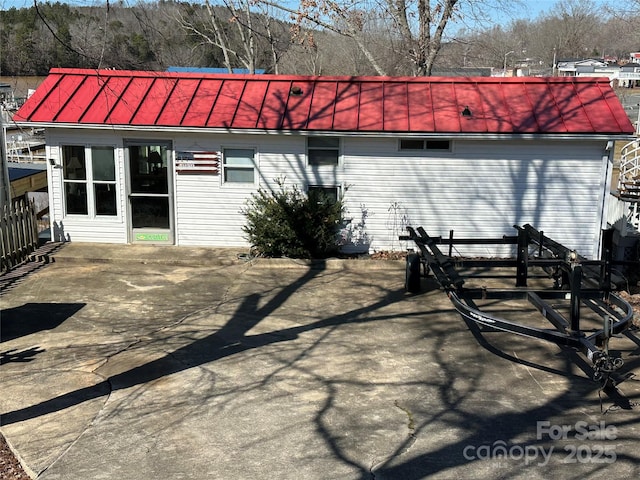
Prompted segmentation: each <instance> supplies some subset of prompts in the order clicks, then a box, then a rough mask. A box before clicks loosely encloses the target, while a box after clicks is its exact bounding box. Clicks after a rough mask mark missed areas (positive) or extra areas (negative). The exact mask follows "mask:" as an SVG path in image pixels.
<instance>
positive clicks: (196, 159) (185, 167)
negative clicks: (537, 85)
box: [176, 152, 220, 175]
mask: <svg viewBox="0 0 640 480" xmlns="http://www.w3.org/2000/svg"><path fill="white" fill-rule="evenodd" d="M176 173H179V174H181V175H185V174H198V175H219V174H220V154H219V153H218V152H176Z"/></svg>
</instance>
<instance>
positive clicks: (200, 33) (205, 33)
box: [176, 0, 290, 73]
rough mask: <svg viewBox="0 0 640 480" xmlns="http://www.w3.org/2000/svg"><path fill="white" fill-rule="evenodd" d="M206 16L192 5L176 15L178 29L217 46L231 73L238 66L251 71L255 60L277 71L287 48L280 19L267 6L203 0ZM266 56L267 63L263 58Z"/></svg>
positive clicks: (246, 0) (249, 0)
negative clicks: (267, 58)
mask: <svg viewBox="0 0 640 480" xmlns="http://www.w3.org/2000/svg"><path fill="white" fill-rule="evenodd" d="M204 4H205V10H204V11H205V12H206V15H205V16H204V18H202V16H201V15H198V13H200V12H199V11H197V10H196V9H195V7H194V6H192V5H188V4H187V5H185V8H184V9H183V10H182V11H179V13H178V14H177V15H176V19H177V20H178V22H179V24H180V26H181V28H182V29H183V30H184V31H186V32H189V33H190V34H191V35H194V36H196V37H199V38H200V40H201V42H202V44H204V45H209V46H211V47H215V48H217V49H219V50H220V51H221V53H222V63H223V64H224V66H225V68H226V69H227V70H228V71H229V72H232V71H233V68H234V67H236V66H242V67H244V68H245V69H247V70H248V71H249V72H250V73H255V71H256V68H257V66H258V63H259V62H262V63H269V67H270V68H269V70H272V71H274V72H278V64H279V61H280V57H281V56H282V53H283V52H284V51H286V49H287V48H288V47H289V43H290V42H289V41H287V42H286V43H285V42H283V40H282V39H283V38H287V36H286V35H285V34H284V31H283V27H282V22H279V21H278V19H277V18H276V17H275V16H274V15H273V13H272V12H271V11H269V6H268V5H266V4H265V5H262V4H257V3H256V2H255V1H254V0H219V1H218V2H217V3H215V4H214V3H212V1H210V0H205V2H204ZM265 55H268V56H269V61H268V62H267V61H266V60H265V59H264V58H263V57H264V56H265Z"/></svg>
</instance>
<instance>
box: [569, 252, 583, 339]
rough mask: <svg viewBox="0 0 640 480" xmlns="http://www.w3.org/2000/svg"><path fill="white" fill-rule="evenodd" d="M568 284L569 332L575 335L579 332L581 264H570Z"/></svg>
mask: <svg viewBox="0 0 640 480" xmlns="http://www.w3.org/2000/svg"><path fill="white" fill-rule="evenodd" d="M569 285H571V292H570V295H571V303H570V311H569V321H570V323H571V332H572V333H573V334H574V335H576V334H578V333H579V332H580V301H581V297H580V291H581V289H582V265H579V264H576V265H572V266H571V274H570V280H569Z"/></svg>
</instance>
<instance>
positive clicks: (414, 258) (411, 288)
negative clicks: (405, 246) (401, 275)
mask: <svg viewBox="0 0 640 480" xmlns="http://www.w3.org/2000/svg"><path fill="white" fill-rule="evenodd" d="M404 288H405V289H406V290H407V291H408V292H411V293H418V292H420V256H419V255H418V254H417V253H410V254H409V255H407V271H406V275H405V282H404Z"/></svg>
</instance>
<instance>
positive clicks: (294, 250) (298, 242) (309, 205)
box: [242, 182, 342, 258]
mask: <svg viewBox="0 0 640 480" xmlns="http://www.w3.org/2000/svg"><path fill="white" fill-rule="evenodd" d="M279 185H280V189H279V190H277V191H267V190H264V189H260V190H258V192H257V193H255V194H253V195H252V197H251V198H250V199H249V200H248V202H247V206H246V208H245V209H244V210H243V211H242V213H243V215H244V216H245V217H246V218H247V223H246V225H245V226H243V227H242V230H243V231H244V232H245V234H246V235H247V239H248V240H249V242H250V243H251V245H253V246H254V248H256V249H257V251H258V253H259V254H261V255H264V256H266V257H292V258H326V257H328V256H331V255H332V254H334V253H336V251H337V248H338V247H337V243H336V235H337V230H338V227H339V225H340V222H341V219H342V202H341V201H340V200H338V201H333V200H332V199H330V198H329V197H327V196H326V195H324V194H322V193H311V194H310V195H305V194H304V193H302V192H301V191H300V190H299V189H298V187H296V186H294V187H292V188H291V189H285V188H284V186H283V184H282V182H280V183H279Z"/></svg>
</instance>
